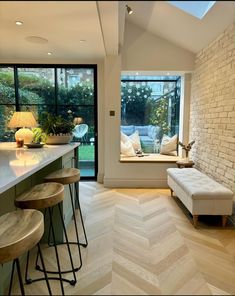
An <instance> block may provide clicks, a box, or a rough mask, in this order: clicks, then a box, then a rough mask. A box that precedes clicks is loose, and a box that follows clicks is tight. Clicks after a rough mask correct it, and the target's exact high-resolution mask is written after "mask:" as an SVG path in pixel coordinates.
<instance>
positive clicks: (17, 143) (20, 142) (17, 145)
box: [16, 138, 24, 148]
mask: <svg viewBox="0 0 235 296" xmlns="http://www.w3.org/2000/svg"><path fill="white" fill-rule="evenodd" d="M23 145H24V139H21V138H18V139H16V147H17V148H21V147H23Z"/></svg>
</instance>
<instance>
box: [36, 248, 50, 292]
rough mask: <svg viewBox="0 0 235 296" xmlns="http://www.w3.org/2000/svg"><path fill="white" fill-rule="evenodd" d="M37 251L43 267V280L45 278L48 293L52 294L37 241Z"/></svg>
mask: <svg viewBox="0 0 235 296" xmlns="http://www.w3.org/2000/svg"><path fill="white" fill-rule="evenodd" d="M38 253H39V256H40V259H41V262H42V268H43V272H44V276H45V280H46V284H47V289H48V292H49V295H52V292H51V287H50V284H49V280H48V277H47V272H46V268H45V264H44V260H43V257H42V251H41V247H40V244H39V243H38Z"/></svg>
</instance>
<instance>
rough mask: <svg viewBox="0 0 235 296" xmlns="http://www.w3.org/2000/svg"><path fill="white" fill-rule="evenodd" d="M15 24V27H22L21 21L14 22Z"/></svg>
mask: <svg viewBox="0 0 235 296" xmlns="http://www.w3.org/2000/svg"><path fill="white" fill-rule="evenodd" d="M15 24H16V25H17V26H22V25H23V22H21V21H16V22H15Z"/></svg>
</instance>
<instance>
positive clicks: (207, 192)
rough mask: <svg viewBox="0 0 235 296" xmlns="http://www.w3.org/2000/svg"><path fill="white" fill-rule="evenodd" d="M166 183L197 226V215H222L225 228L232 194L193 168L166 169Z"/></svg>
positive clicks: (230, 212) (230, 210)
mask: <svg viewBox="0 0 235 296" xmlns="http://www.w3.org/2000/svg"><path fill="white" fill-rule="evenodd" d="M167 174H168V176H167V182H168V185H169V187H170V189H171V196H172V194H173V191H174V192H175V194H176V196H177V197H178V198H179V199H180V200H181V201H182V203H183V204H184V205H185V206H186V208H187V209H188V210H189V211H190V213H191V214H192V215H193V223H194V226H195V227H196V226H197V221H198V216H199V215H222V224H223V226H225V224H226V222H227V216H228V215H231V214H232V204H233V192H232V191H231V190H229V189H228V188H226V187H224V186H222V185H221V184H219V183H218V182H216V181H214V180H213V179H211V178H210V177H208V176H207V175H205V174H203V173H202V172H200V171H198V170H196V169H195V168H183V169H179V168H169V169H167Z"/></svg>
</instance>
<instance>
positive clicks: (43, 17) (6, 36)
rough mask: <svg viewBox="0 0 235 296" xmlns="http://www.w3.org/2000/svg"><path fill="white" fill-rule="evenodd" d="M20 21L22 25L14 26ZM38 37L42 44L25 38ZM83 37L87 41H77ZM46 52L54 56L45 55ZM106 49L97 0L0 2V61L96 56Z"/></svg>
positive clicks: (102, 54) (91, 57)
mask: <svg viewBox="0 0 235 296" xmlns="http://www.w3.org/2000/svg"><path fill="white" fill-rule="evenodd" d="M16 20H21V21H23V22H24V24H23V26H16V25H15V21H16ZM28 36H39V37H43V38H46V39H47V40H48V42H47V43H45V44H39V43H32V42H29V41H27V40H26V39H25V38H26V37H28ZM81 39H85V40H86V42H82V43H81V42H80V40H81ZM47 52H52V53H53V55H51V56H48V55H47ZM104 56H105V48H104V42H103V36H102V30H101V26H100V19H99V14H98V10H97V4H96V1H12V2H11V1H0V61H1V62H3V61H11V60H14V61H15V60H19V61H21V60H28V61H30V60H39V61H40V60H42V59H47V60H48V61H49V60H53V59H57V60H59V59H62V60H77V61H78V62H79V59H80V60H81V59H97V58H101V57H104Z"/></svg>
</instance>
